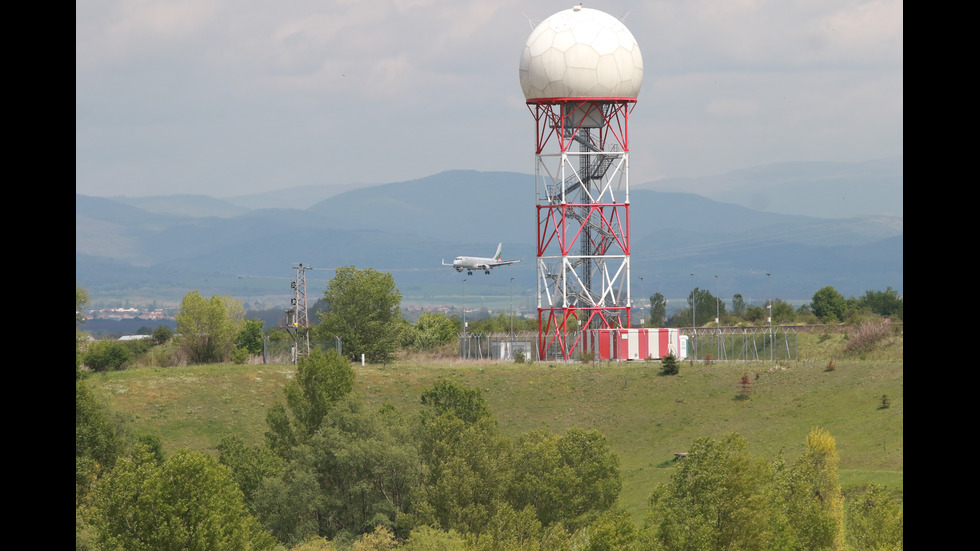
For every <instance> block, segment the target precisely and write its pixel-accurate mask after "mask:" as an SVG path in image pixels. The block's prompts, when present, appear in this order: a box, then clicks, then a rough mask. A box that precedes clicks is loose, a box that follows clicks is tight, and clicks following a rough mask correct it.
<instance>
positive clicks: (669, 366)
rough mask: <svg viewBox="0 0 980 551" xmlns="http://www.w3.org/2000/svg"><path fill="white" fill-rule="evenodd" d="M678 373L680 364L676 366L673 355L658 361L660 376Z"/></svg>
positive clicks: (675, 359)
mask: <svg viewBox="0 0 980 551" xmlns="http://www.w3.org/2000/svg"><path fill="white" fill-rule="evenodd" d="M679 371H680V364H678V362H677V357H676V356H674V355H673V354H667V355H666V356H664V358H663V359H662V360H660V373H661V374H662V375H677V373H678V372H679Z"/></svg>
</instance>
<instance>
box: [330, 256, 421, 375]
mask: <svg viewBox="0 0 980 551" xmlns="http://www.w3.org/2000/svg"><path fill="white" fill-rule="evenodd" d="M401 300H402V295H401V293H400V292H399V291H398V289H397V288H396V287H395V280H394V278H392V276H391V274H389V273H385V272H379V271H377V270H374V269H373V268H366V269H364V270H358V269H356V268H355V267H354V266H346V267H343V268H337V274H336V275H335V276H334V277H333V279H331V280H330V283H329V285H328V287H327V290H326V291H324V293H323V301H324V303H325V304H326V308H327V309H326V311H325V312H323V313H321V314H320V323H319V325H317V327H316V334H317V335H318V336H319V338H320V339H323V340H332V339H333V338H334V337H335V336H336V337H339V338H340V340H341V342H343V346H344V352H345V353H346V354H347V355H348V356H350V357H351V358H353V359H355V360H356V359H357V358H358V357H360V355H361V354H364V356H365V357H366V358H367V360H368V361H370V362H387V361H390V360H391V359H392V358H394V353H395V350H396V349H397V348H398V343H399V336H400V332H401V324H400V323H399V320H400V319H401V310H400V309H399V305H400V304H401Z"/></svg>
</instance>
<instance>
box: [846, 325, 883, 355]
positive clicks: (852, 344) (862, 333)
mask: <svg viewBox="0 0 980 551" xmlns="http://www.w3.org/2000/svg"><path fill="white" fill-rule="evenodd" d="M890 335H891V328H890V327H889V324H887V323H885V322H882V321H869V322H864V323H862V324H861V325H858V326H857V327H855V328H854V330H853V331H851V332H850V333H849V334H848V336H847V345H846V346H845V347H844V348H845V350H847V351H848V352H850V353H855V354H860V353H863V352H868V351H870V350H873V349H874V348H875V347H876V346H878V344H879V343H880V342H881V341H883V340H885V339H887V338H888V337H889V336H890Z"/></svg>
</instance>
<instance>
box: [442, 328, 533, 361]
mask: <svg viewBox="0 0 980 551" xmlns="http://www.w3.org/2000/svg"><path fill="white" fill-rule="evenodd" d="M537 340H538V334H537V333H534V332H531V331H518V332H514V333H466V334H465V335H463V334H460V335H459V357H460V358H463V359H469V360H507V361H513V360H516V359H517V358H518V357H523V358H525V359H527V360H533V359H534V358H535V357H536V356H535V354H536V352H535V351H536V344H537ZM522 354H523V356H521V355H522Z"/></svg>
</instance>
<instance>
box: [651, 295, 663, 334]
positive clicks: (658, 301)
mask: <svg viewBox="0 0 980 551" xmlns="http://www.w3.org/2000/svg"><path fill="white" fill-rule="evenodd" d="M665 323H667V299H666V298H664V296H663V295H662V294H660V293H654V294H653V295H652V296H651V297H650V320H649V321H647V327H663V326H664V324H665Z"/></svg>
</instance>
